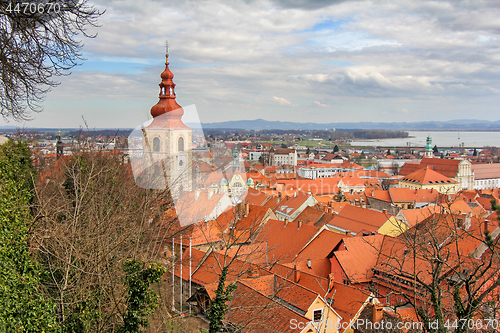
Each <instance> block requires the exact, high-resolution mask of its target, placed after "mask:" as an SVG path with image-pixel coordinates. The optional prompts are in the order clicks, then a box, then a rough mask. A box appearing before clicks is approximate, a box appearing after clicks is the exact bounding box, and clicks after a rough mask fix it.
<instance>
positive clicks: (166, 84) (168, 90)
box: [151, 43, 184, 118]
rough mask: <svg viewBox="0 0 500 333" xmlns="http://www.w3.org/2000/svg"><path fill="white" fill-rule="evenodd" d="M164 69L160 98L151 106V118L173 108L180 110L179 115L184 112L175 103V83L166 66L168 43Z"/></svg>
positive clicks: (167, 63)
mask: <svg viewBox="0 0 500 333" xmlns="http://www.w3.org/2000/svg"><path fill="white" fill-rule="evenodd" d="M165 58H166V60H165V70H163V72H162V73H161V75H160V77H161V82H160V84H159V86H160V95H159V98H160V100H159V101H158V103H157V104H156V105H155V106H153V107H152V108H151V115H152V116H153V118H155V117H158V116H160V115H162V114H165V113H167V112H172V111H175V110H179V111H182V113H181V114H180V117H182V115H183V114H184V110H183V109H182V107H181V106H180V105H179V104H177V102H176V101H175V83H174V81H173V78H174V74H173V73H172V72H171V71H170V68H168V65H169V62H168V43H167V45H166V54H165Z"/></svg>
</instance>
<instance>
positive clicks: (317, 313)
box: [313, 309, 323, 322]
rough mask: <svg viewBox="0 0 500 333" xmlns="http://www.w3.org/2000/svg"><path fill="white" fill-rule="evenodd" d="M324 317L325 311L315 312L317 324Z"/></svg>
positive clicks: (314, 318) (314, 317)
mask: <svg viewBox="0 0 500 333" xmlns="http://www.w3.org/2000/svg"><path fill="white" fill-rule="evenodd" d="M322 317H323V309H319V310H314V311H313V320H314V321H315V322H318V321H321V318H322Z"/></svg>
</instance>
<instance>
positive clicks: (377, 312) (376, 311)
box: [372, 304, 384, 323]
mask: <svg viewBox="0 0 500 333" xmlns="http://www.w3.org/2000/svg"><path fill="white" fill-rule="evenodd" d="M383 316H384V308H383V307H382V305H381V304H373V318H372V320H373V321H372V322H373V323H378V322H379V321H381V320H382V318H383Z"/></svg>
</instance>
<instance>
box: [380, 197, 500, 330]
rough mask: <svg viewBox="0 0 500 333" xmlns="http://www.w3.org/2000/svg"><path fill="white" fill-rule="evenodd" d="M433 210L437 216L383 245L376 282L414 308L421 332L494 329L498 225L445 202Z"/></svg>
mask: <svg viewBox="0 0 500 333" xmlns="http://www.w3.org/2000/svg"><path fill="white" fill-rule="evenodd" d="M436 207H437V208H436V213H435V214H433V215H431V216H430V217H428V218H427V219H425V220H424V221H423V222H421V223H419V224H417V225H416V226H415V227H413V228H411V229H409V230H407V231H405V232H403V233H402V234H401V235H400V236H398V237H397V238H394V239H392V240H389V241H387V242H384V245H383V247H382V249H381V254H380V259H379V264H378V266H377V267H376V269H375V272H374V273H375V274H374V276H375V281H377V284H378V287H380V288H381V290H386V295H388V296H387V297H388V299H389V298H391V297H392V301H391V304H392V305H396V306H403V305H405V304H410V305H412V306H413V307H414V308H415V310H416V312H417V315H418V317H419V319H420V320H421V322H422V323H423V329H424V331H427V332H447V331H455V332H466V331H470V330H486V331H494V330H495V329H496V325H497V324H498V322H497V320H498V317H497V313H496V312H497V311H496V310H497V309H498V301H499V295H500V294H499V287H500V261H499V259H500V244H499V237H498V235H499V233H500V227H499V222H498V221H487V220H480V219H476V218H474V217H472V216H470V215H467V214H460V213H456V212H455V213H453V212H452V211H451V209H450V205H446V204H445V205H443V206H436ZM438 208H439V209H438ZM496 208H497V211H498V207H496Z"/></svg>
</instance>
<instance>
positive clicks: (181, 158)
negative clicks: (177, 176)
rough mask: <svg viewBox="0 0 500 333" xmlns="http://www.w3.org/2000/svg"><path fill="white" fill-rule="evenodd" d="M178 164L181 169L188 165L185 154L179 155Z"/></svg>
mask: <svg viewBox="0 0 500 333" xmlns="http://www.w3.org/2000/svg"><path fill="white" fill-rule="evenodd" d="M177 165H178V166H179V169H184V167H185V166H186V157H185V156H177Z"/></svg>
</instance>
